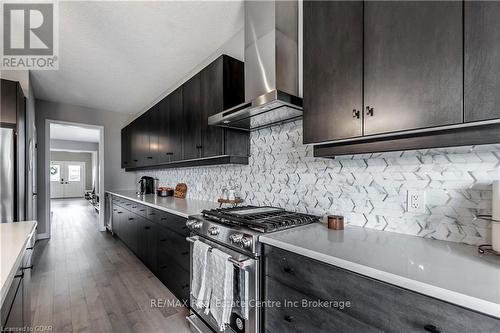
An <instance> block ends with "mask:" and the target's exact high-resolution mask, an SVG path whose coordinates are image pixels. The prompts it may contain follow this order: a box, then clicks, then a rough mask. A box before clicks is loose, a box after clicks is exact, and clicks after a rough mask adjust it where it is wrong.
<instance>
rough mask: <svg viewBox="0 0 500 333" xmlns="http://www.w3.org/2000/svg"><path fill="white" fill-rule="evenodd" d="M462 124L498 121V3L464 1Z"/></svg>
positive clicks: (499, 55)
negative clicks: (463, 105)
mask: <svg viewBox="0 0 500 333" xmlns="http://www.w3.org/2000/svg"><path fill="white" fill-rule="evenodd" d="M464 6H465V7H464V33H465V35H464V43H465V45H464V48H465V54H464V56H465V57H464V59H465V67H464V69H465V73H464V74H465V112H464V114H465V121H466V122H472V121H482V120H490V119H497V118H500V108H499V105H500V94H499V92H500V76H499V73H498V71H499V69H500V2H497V1H465V3H464Z"/></svg>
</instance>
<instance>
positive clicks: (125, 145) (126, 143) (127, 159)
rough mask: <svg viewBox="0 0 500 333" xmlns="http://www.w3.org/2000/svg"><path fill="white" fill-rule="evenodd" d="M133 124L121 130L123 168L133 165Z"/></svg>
mask: <svg viewBox="0 0 500 333" xmlns="http://www.w3.org/2000/svg"><path fill="white" fill-rule="evenodd" d="M130 129H131V126H130V125H128V126H125V127H124V128H122V131H121V139H122V144H121V153H122V163H121V164H122V168H130V167H131V165H132V164H131V158H132V156H131V155H130V153H131V145H130V144H131V137H130V134H131V130H130Z"/></svg>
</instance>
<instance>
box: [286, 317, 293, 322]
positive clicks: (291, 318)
mask: <svg viewBox="0 0 500 333" xmlns="http://www.w3.org/2000/svg"><path fill="white" fill-rule="evenodd" d="M285 321H287V322H289V323H291V322H292V321H293V316H285Z"/></svg>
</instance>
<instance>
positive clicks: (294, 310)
mask: <svg viewBox="0 0 500 333" xmlns="http://www.w3.org/2000/svg"><path fill="white" fill-rule="evenodd" d="M264 275H265V277H264V299H265V300H266V301H281V302H285V301H289V302H293V301H299V302H298V305H296V306H294V305H293V303H288V304H289V306H279V307H266V308H264V328H265V330H266V331H267V332H426V331H427V332H498V328H499V327H500V320H498V319H495V318H492V317H489V316H487V315H483V314H479V313H477V312H474V311H471V310H468V309H465V308H462V307H459V306H456V305H452V304H450V303H447V302H444V301H440V300H437V299H434V298H431V297H428V296H425V295H422V294H418V293H415V292H412V291H409V290H406V289H403V288H399V287H396V286H394V285H390V284H387V283H384V282H381V281H378V280H374V279H371V278H369V277H366V276H362V275H359V274H356V273H353V272H349V271H346V270H344V269H341V268H338V267H335V266H331V265H328V264H325V263H322V262H319V261H316V260H313V259H310V258H307V257H304V256H301V255H297V254H295V253H291V252H288V251H285V250H281V249H278V248H275V247H271V246H267V245H266V246H265V248H264ZM310 301H315V302H317V303H308V302H310ZM332 301H337V302H343V303H342V304H343V305H342V306H343V308H342V306H341V305H340V304H341V303H337V306H335V303H332ZM318 302H323V303H321V306H317V305H318V304H320V303H318ZM347 302H350V303H349V306H347ZM283 304H286V303H283ZM315 305H316V306H315ZM325 305H326V306H325Z"/></svg>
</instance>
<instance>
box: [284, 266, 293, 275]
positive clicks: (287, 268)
mask: <svg viewBox="0 0 500 333" xmlns="http://www.w3.org/2000/svg"><path fill="white" fill-rule="evenodd" d="M283 271H284V272H285V273H289V274H292V273H293V269H292V267H289V266H286V267H285V268H283Z"/></svg>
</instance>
